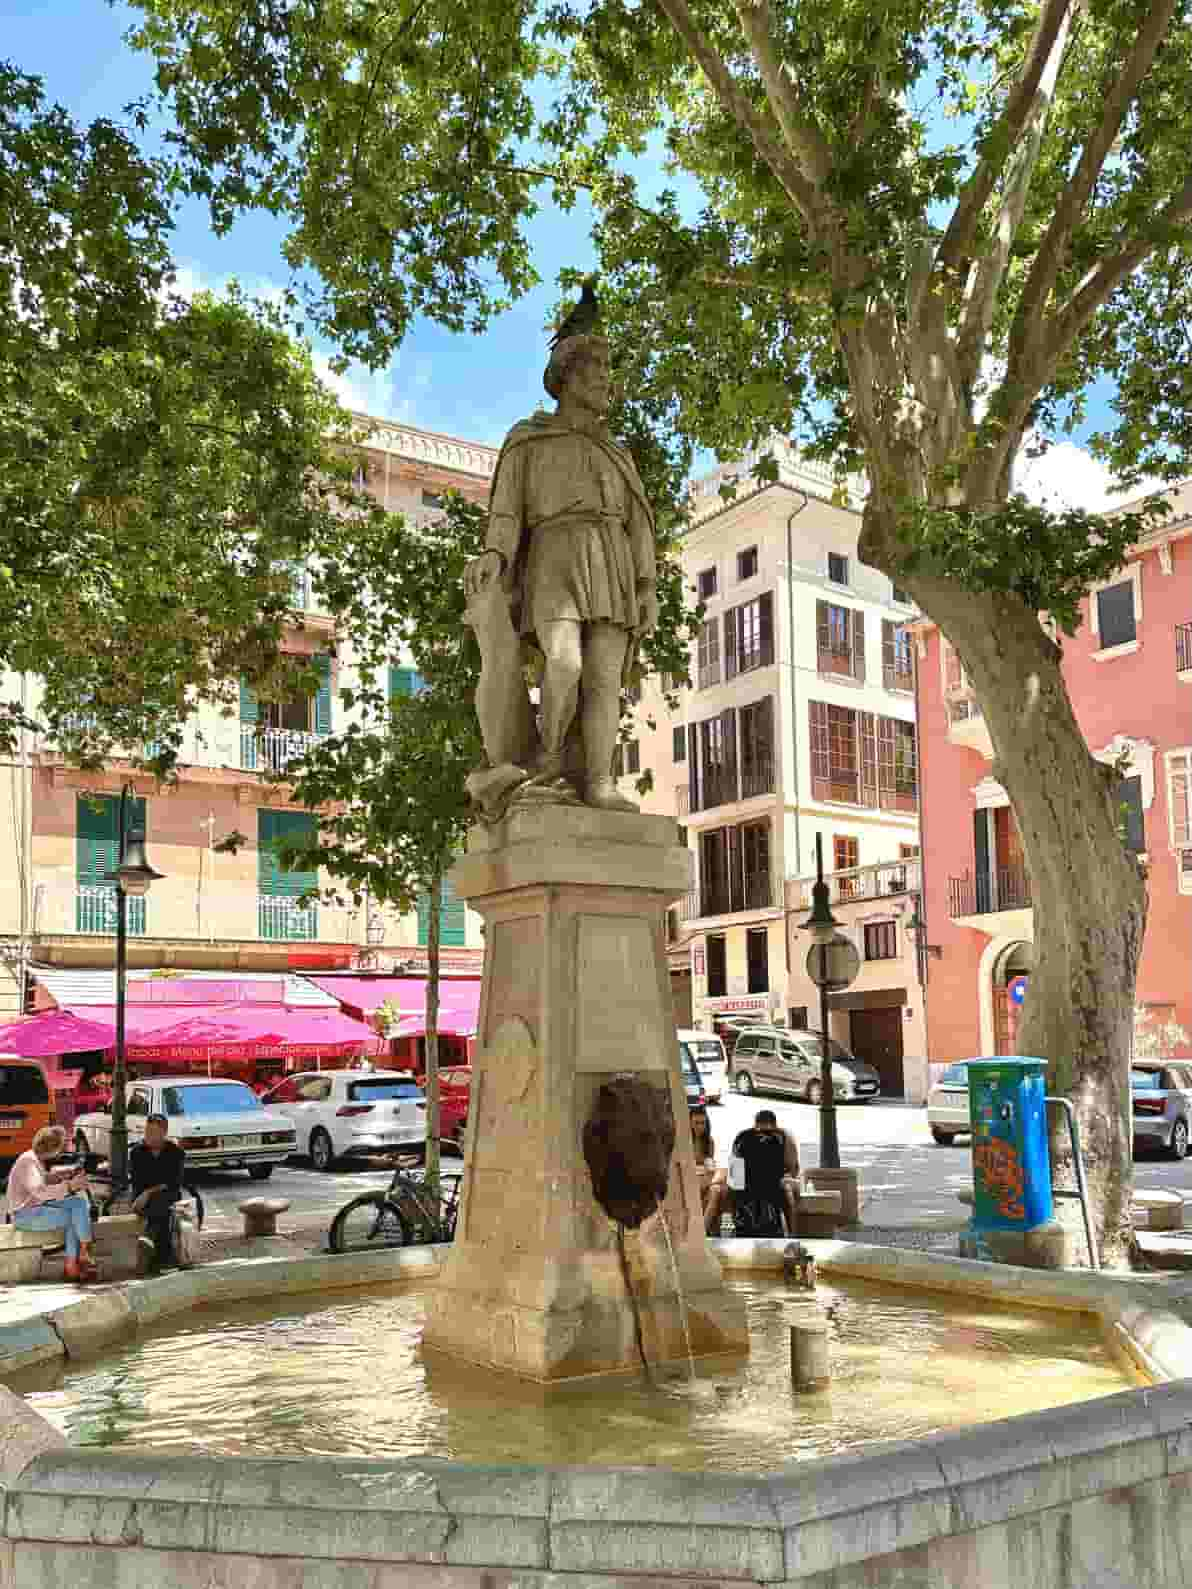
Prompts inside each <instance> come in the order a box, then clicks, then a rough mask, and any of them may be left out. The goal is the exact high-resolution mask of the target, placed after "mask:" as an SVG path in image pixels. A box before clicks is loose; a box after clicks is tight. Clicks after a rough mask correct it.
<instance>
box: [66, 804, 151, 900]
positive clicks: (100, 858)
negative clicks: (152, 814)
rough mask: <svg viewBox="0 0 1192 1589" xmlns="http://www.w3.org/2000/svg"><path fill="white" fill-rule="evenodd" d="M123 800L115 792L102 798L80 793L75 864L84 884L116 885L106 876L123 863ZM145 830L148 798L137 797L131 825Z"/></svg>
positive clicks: (80, 880) (131, 811)
mask: <svg viewBox="0 0 1192 1589" xmlns="http://www.w3.org/2000/svg"><path fill="white" fill-rule="evenodd" d="M119 806H120V802H119V800H118V798H117V797H116V796H115V795H102V796H101V797H100V798H99V799H95V798H93V797H90V796H85V795H80V796H79V798H78V800H77V802H76V816H75V835H76V838H75V865H76V875H77V881H78V884H79V887H80V888H113V889H114V888H115V886H116V885H115V884H114V883H113V882H112V881H111V880H110V879H109V878H108V877H107V876H106V874H107V873H108V872H112V871H115V869H116V867H117V866H118V865H119V863H120V838H119V829H120V819H119ZM133 828H137V829H139V830H140V831H141V832H142V833H143V832H144V831H145V802H144V801H143V800H134V801H133V802H132V807H131V810H130V812H129V815H128V829H129V831H130V832H131V831H132V829H133Z"/></svg>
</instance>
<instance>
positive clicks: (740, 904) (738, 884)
mask: <svg viewBox="0 0 1192 1589" xmlns="http://www.w3.org/2000/svg"><path fill="white" fill-rule="evenodd" d="M724 831H725V835H726V837H727V839H728V877H729V885H728V889H729V909H730V910H744V909H745V861H744V857H743V855H742V853H741V829H740V828H726V829H725V830H724Z"/></svg>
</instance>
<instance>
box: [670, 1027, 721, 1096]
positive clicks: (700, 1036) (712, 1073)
mask: <svg viewBox="0 0 1192 1589" xmlns="http://www.w3.org/2000/svg"><path fill="white" fill-rule="evenodd" d="M679 1041H680V1043H682V1044H684V1045H685V1046H686V1048H687V1051H688V1053H689V1054H690V1055H691V1057H692V1059H694V1060H695V1064H696V1069H697V1070H698V1071H699V1076H700V1081H701V1082H702V1083H703V1087H704V1097H705V1098H706V1099H707V1100H708V1102H709V1103H719V1102H720V1098H721V1094H722V1093H723V1092H724V1089H725V1085H726V1083H725V1071H726V1070H727V1068H728V1061H727V1059H726V1058H725V1054H724V1044H723V1043H722V1042H721V1041H720V1039H719V1038H718V1037H717V1036H716V1034H715V1032H696V1031H690V1032H680V1033H679Z"/></svg>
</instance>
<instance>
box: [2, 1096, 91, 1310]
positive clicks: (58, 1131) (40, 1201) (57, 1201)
mask: <svg viewBox="0 0 1192 1589" xmlns="http://www.w3.org/2000/svg"><path fill="white" fill-rule="evenodd" d="M65 1147H66V1132H65V1130H64V1129H63V1127H62V1126H42V1128H41V1130H40V1131H39V1132H38V1133H37V1135H36V1136H35V1137H34V1138H33V1146H32V1147H31V1148H30V1149H29V1150H28V1152H26V1153H22V1154H21V1156H20V1158H18V1159H17V1160H16V1162H15V1163H14V1164H13V1167H12V1169H11V1171H10V1172H9V1176H8V1211H9V1213H10V1214H11V1215H12V1222H13V1224H14V1225H15V1226H16V1227H17V1229H18V1230H32V1231H40V1230H45V1231H49V1230H60V1231H61V1232H62V1237H63V1242H64V1244H65V1246H66V1270H65V1273H66V1278H67V1279H68V1280H94V1279H95V1277H96V1274H97V1273H98V1270H97V1269H96V1267H95V1264H94V1262H93V1260H92V1257H91V1204H90V1202H89V1200H88V1198H87V1176H86V1174H85V1173H84V1172H83V1171H82V1170H80V1169H79V1168H77V1166H75V1165H71V1166H70V1167H69V1168H67V1167H63V1168H60V1169H57V1170H55V1169H51V1168H50V1166H51V1165H52V1164H53V1163H54V1161H55V1159H60V1158H61V1157H62V1153H63V1150H64V1149H65Z"/></svg>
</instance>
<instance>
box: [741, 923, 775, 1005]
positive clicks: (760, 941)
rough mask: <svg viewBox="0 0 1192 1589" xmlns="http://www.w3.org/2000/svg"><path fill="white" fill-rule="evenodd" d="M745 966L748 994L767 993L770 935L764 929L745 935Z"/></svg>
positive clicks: (768, 987) (768, 988)
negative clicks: (747, 978)
mask: <svg viewBox="0 0 1192 1589" xmlns="http://www.w3.org/2000/svg"><path fill="white" fill-rule="evenodd" d="M745 965H746V969H747V972H748V977H749V991H750V993H769V991H770V934H769V933H768V932H767V931H766V929H765V928H764V927H760V928H757V929H756V930H750V931H749V932H747V933H746V934H745Z"/></svg>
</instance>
